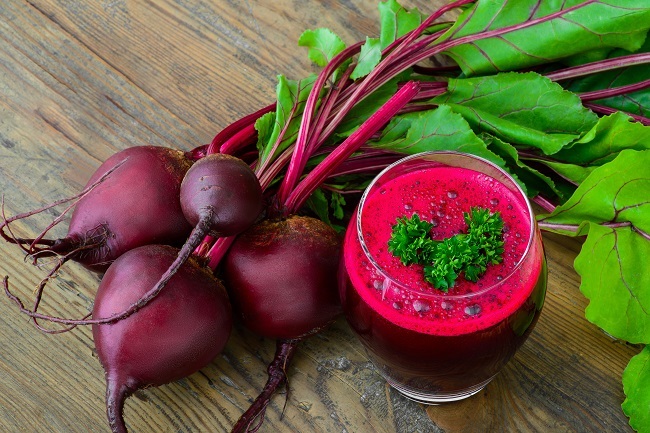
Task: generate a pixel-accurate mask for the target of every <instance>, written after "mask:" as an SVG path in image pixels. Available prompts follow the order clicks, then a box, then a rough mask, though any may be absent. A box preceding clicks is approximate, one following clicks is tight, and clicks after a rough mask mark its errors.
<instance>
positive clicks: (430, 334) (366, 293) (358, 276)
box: [340, 164, 546, 402]
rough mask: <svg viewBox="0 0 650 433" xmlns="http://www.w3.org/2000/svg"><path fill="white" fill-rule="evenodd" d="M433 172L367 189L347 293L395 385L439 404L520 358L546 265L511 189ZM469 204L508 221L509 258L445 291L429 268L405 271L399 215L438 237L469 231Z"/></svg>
mask: <svg viewBox="0 0 650 433" xmlns="http://www.w3.org/2000/svg"><path fill="white" fill-rule="evenodd" d="M429 165H431V164H429ZM429 165H426V164H425V165H422V167H421V168H418V166H415V167H412V169H411V170H410V171H408V172H405V173H402V174H399V175H397V176H393V178H392V179H389V180H384V181H383V183H381V185H374V187H373V188H371V189H370V190H369V192H368V193H367V195H366V197H365V198H364V200H363V202H362V210H361V223H360V224H358V221H357V218H356V217H355V218H353V220H352V221H351V222H350V225H349V227H348V230H347V232H346V236H345V241H344V249H343V260H342V272H341V284H340V291H341V298H342V301H343V306H344V310H345V312H346V317H347V319H348V322H349V323H350V325H351V327H352V328H353V329H354V330H355V331H356V333H357V334H358V336H359V338H360V340H361V341H362V343H363V344H364V346H365V347H366V349H367V351H368V354H369V356H370V358H371V360H372V361H373V362H374V364H375V365H376V366H377V368H378V369H379V371H380V372H381V373H382V375H384V377H386V379H387V380H388V381H389V383H390V384H391V385H393V386H394V387H395V388H396V389H398V390H399V391H401V392H403V393H404V394H406V395H407V396H409V397H411V398H414V399H418V400H421V401H425V402H427V401H428V402H441V401H450V400H456V399H460V398H464V397H467V396H469V395H471V394H473V393H475V392H477V391H479V390H480V389H481V388H483V387H484V386H485V385H486V384H487V383H488V382H489V381H490V380H491V379H492V377H494V375H496V374H497V372H498V371H499V370H500V369H501V368H502V367H503V365H504V364H505V363H506V362H507V361H508V360H509V359H510V358H511V357H512V356H513V355H514V353H515V352H516V350H517V349H518V348H519V347H520V346H521V344H522V343H523V342H524V340H525V339H526V338H527V336H528V334H529V333H530V331H531V330H532V328H533V326H534V324H535V322H536V320H537V317H538V315H539V312H540V310H541V307H542V304H543V299H544V295H545V290H546V268H545V261H544V255H543V249H542V244H541V238H540V236H539V233H538V231H537V228H536V227H535V224H534V219H533V216H532V214H531V210H530V206H529V205H528V202H527V201H526V199H525V197H524V196H523V194H522V193H521V191H520V190H519V189H518V188H517V187H516V186H514V182H513V183H512V184H511V185H506V184H505V183H503V182H501V181H499V180H497V179H495V178H494V177H492V176H490V175H487V174H485V173H482V172H480V171H475V170H473V169H469V168H463V167H453V166H444V165H440V164H433V166H432V167H431V166H429ZM491 170H492V171H494V168H491ZM497 170H498V169H497ZM488 172H491V171H488ZM508 179H509V178H508ZM472 207H482V208H487V209H489V210H490V212H493V213H494V212H499V213H500V215H501V217H502V219H503V221H504V229H503V240H504V254H503V261H502V262H501V263H499V264H497V265H489V266H488V268H487V271H486V273H485V274H484V275H483V276H481V277H480V278H479V279H478V281H477V282H475V283H473V282H470V281H467V280H465V279H464V278H463V276H462V274H461V276H460V277H459V278H458V279H457V281H456V283H455V285H454V286H453V287H452V288H450V289H449V291H448V292H447V293H444V292H441V291H440V290H438V289H436V288H434V287H433V286H432V285H431V284H430V283H429V282H427V281H426V280H425V279H424V273H423V267H422V265H416V264H413V265H408V266H405V265H403V264H402V263H401V262H400V259H399V258H398V257H396V256H394V255H393V254H392V253H391V252H390V251H389V250H388V240H389V239H390V236H391V232H392V227H393V225H394V224H395V223H396V220H397V218H398V217H403V216H406V217H411V216H412V215H413V214H417V215H418V216H419V217H420V219H422V220H426V221H429V222H431V223H432V224H433V228H432V230H431V236H432V238H434V239H438V240H439V239H443V238H447V237H450V236H453V235H455V234H457V233H460V232H465V231H466V223H465V221H464V218H463V213H464V212H469V210H470V208H472ZM359 227H360V228H361V232H362V236H361V238H362V239H359V232H358V228H359ZM362 242H363V247H362ZM364 248H365V250H364Z"/></svg>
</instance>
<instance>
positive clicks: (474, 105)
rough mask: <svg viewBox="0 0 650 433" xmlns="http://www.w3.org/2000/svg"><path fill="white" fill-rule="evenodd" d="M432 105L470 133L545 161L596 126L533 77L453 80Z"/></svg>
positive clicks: (557, 90)
mask: <svg viewBox="0 0 650 433" xmlns="http://www.w3.org/2000/svg"><path fill="white" fill-rule="evenodd" d="M433 102H435V103H438V104H448V105H450V106H451V107H452V109H453V111H455V112H457V113H459V114H461V115H462V116H463V117H464V118H465V119H466V120H467V121H468V122H469V124H470V125H471V126H472V128H474V130H475V131H478V132H488V133H490V134H492V135H494V136H496V137H498V138H500V139H501V140H503V141H506V142H508V143H512V144H515V145H519V146H531V147H536V148H538V149H540V150H541V151H542V152H544V153H545V154H547V155H551V154H554V153H556V152H558V151H559V150H561V149H562V148H563V147H564V146H566V145H567V144H569V143H571V142H572V141H574V140H576V139H578V138H580V136H581V134H582V133H584V132H586V131H588V130H589V129H590V128H591V127H592V126H593V125H595V124H596V122H597V120H598V118H597V116H596V115H595V114H594V113H592V112H591V111H589V110H587V109H586V108H584V107H583V106H582V103H581V101H580V99H579V98H578V97H577V96H576V95H575V94H573V93H571V92H568V91H566V90H564V89H563V88H562V87H561V86H560V85H559V84H557V83H554V82H552V81H551V80H549V79H548V78H545V77H543V76H541V75H539V74H536V73H533V72H528V73H517V72H509V73H500V74H496V75H493V76H487V77H476V78H461V79H452V80H449V86H448V90H447V92H446V93H444V94H442V95H440V96H438V97H436V98H434V99H433Z"/></svg>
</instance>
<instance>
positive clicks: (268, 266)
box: [224, 215, 341, 339]
mask: <svg viewBox="0 0 650 433" xmlns="http://www.w3.org/2000/svg"><path fill="white" fill-rule="evenodd" d="M340 248H341V239H340V237H339V235H338V234H337V233H336V232H335V231H334V230H333V229H332V228H331V227H330V226H328V225H327V224H325V223H324V222H322V221H320V220H318V219H315V218H310V217H303V216H295V215H294V216H290V217H288V218H286V219H280V220H275V221H271V220H264V221H262V222H260V223H258V224H256V225H254V226H252V227H251V228H250V229H248V230H246V231H245V232H243V233H242V234H241V235H239V236H238V237H237V239H236V240H235V242H234V243H233V244H232V246H231V247H230V249H229V251H228V253H227V254H226V257H225V263H224V279H225V281H226V287H228V290H229V293H230V297H231V300H232V302H233V304H234V307H235V309H236V311H237V312H238V314H239V315H240V316H241V319H242V321H243V323H244V325H246V327H247V328H249V329H250V330H251V331H253V332H255V333H256V334H258V335H261V336H263V337H267V338H274V339H295V338H302V337H306V336H308V335H311V334H313V333H315V332H318V331H319V330H320V329H322V328H325V327H326V326H327V325H329V324H330V323H331V322H332V321H334V319H335V318H336V317H337V316H338V315H339V314H340V313H341V306H340V300H339V296H338V289H337V287H338V285H337V284H338V283H337V271H338V264H339V255H340Z"/></svg>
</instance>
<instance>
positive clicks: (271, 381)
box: [231, 339, 300, 433]
mask: <svg viewBox="0 0 650 433" xmlns="http://www.w3.org/2000/svg"><path fill="white" fill-rule="evenodd" d="M299 342H300V340H299V339H293V340H278V342H277V345H276V348H275V357H274V358H273V361H272V362H271V363H270V364H269V367H268V369H267V370H266V371H267V372H268V374H269V378H268V380H267V381H266V385H264V389H263V390H262V392H261V393H260V395H259V396H258V397H257V398H256V399H255V401H254V402H253V404H251V406H250V407H249V408H248V410H247V411H246V412H244V414H243V415H242V416H241V417H240V418H239V420H238V421H237V423H236V424H235V426H234V427H233V428H232V432H231V433H255V432H256V431H257V430H258V429H259V428H260V426H261V425H262V421H263V420H264V413H265V412H266V407H267V406H268V404H269V402H270V401H271V397H272V396H273V394H274V393H275V391H276V390H277V389H278V387H279V386H280V385H282V384H286V383H287V371H286V368H287V366H288V365H289V364H290V363H291V360H292V359H293V355H294V354H295V353H296V348H297V347H298V343H299ZM287 389H288V388H287ZM287 398H288V393H287ZM255 420H258V421H257V423H256V424H255V425H253V423H254V422H255Z"/></svg>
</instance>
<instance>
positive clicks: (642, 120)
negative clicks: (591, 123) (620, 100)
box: [582, 102, 650, 126]
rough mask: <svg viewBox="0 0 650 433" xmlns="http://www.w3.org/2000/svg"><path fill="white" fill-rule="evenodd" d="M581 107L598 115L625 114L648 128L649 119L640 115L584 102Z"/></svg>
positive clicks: (649, 124)
mask: <svg viewBox="0 0 650 433" xmlns="http://www.w3.org/2000/svg"><path fill="white" fill-rule="evenodd" d="M582 105H584V106H585V108H589V109H590V110H591V111H593V112H595V113H599V114H605V115H610V114H614V113H616V112H620V113H623V114H625V115H627V116H630V117H631V118H633V119H634V120H636V121H637V122H640V123H642V124H644V125H646V126H650V118H648V117H644V116H640V115H638V114H634V113H628V112H626V111H623V110H616V109H614V108H611V107H607V106H606V105H601V104H594V103H592V102H584V103H583V104H582Z"/></svg>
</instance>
